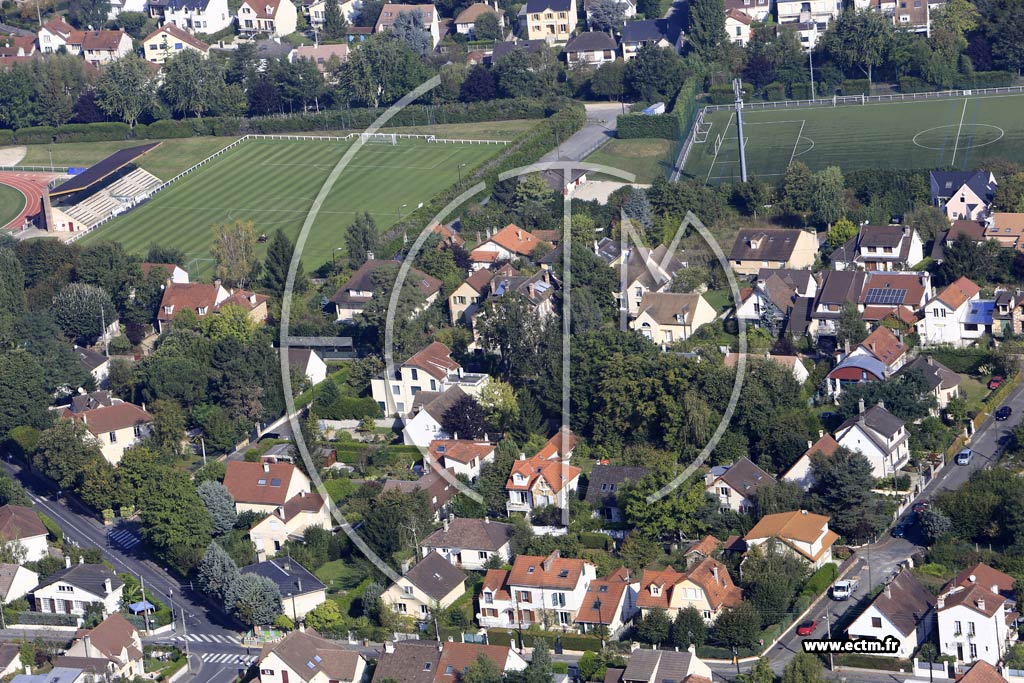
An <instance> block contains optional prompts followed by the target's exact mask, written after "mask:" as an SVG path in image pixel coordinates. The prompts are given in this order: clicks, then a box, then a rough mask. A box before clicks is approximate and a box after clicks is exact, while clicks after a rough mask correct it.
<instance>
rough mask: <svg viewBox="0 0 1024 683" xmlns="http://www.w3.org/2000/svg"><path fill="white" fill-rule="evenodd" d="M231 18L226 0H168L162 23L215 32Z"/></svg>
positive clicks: (222, 28) (225, 26)
mask: <svg viewBox="0 0 1024 683" xmlns="http://www.w3.org/2000/svg"><path fill="white" fill-rule="evenodd" d="M233 20H234V17H232V16H231V12H230V11H229V10H228V2H227V0H168V2H167V6H166V7H164V25H167V24H172V25H174V26H177V27H178V28H183V29H185V30H186V31H194V32H196V33H205V34H207V35H209V34H211V33H217V32H218V31H222V30H224V29H226V28H227V27H228V26H230V25H231V22H232V21H233Z"/></svg>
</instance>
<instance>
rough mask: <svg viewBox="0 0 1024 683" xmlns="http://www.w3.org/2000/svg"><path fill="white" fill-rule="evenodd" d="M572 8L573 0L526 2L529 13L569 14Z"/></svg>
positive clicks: (535, 0)
mask: <svg viewBox="0 0 1024 683" xmlns="http://www.w3.org/2000/svg"><path fill="white" fill-rule="evenodd" d="M571 8H572V0H526V11H527V13H533V12H543V11H544V10H551V11H552V12H568V11H569V10H570V9H571Z"/></svg>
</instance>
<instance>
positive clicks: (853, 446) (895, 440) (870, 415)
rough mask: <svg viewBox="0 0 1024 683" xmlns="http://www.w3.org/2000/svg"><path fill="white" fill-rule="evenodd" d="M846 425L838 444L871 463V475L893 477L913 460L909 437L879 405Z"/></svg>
mask: <svg viewBox="0 0 1024 683" xmlns="http://www.w3.org/2000/svg"><path fill="white" fill-rule="evenodd" d="M863 407H864V402H863V401H861V409H862V410H861V411H860V413H858V414H857V415H854V416H853V417H851V418H850V419H849V420H847V421H846V422H844V423H843V424H841V425H840V426H839V429H837V430H836V442H838V444H839V445H840V446H842V447H844V448H848V449H849V450H851V451H856V452H858V453H860V454H861V455H863V456H864V457H866V458H867V459H868V462H870V463H871V470H872V474H873V475H874V476H875V477H876V478H879V479H881V478H882V477H887V476H891V475H892V474H893V473H894V472H895V471H896V470H898V469H899V468H901V467H903V465H904V464H906V462H907V460H908V459H909V458H910V446H909V441H910V439H909V434H908V432H907V430H906V428H905V427H904V424H903V420H901V419H899V418H898V417H896V416H895V415H893V414H892V413H890V412H889V411H888V410H886V409H885V406H884V405H883V404H882V403H881V402H879V404H878V405H874V406H871V407H870V408H868V409H867V410H863Z"/></svg>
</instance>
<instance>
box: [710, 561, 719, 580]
mask: <svg viewBox="0 0 1024 683" xmlns="http://www.w3.org/2000/svg"><path fill="white" fill-rule="evenodd" d="M711 575H712V576H713V577H715V583H720V581H719V580H718V565H712V567H711Z"/></svg>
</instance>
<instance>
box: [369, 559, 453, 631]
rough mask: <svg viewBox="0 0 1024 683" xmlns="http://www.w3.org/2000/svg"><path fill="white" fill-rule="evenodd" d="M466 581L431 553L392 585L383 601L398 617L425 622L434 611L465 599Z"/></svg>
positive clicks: (446, 563) (450, 566) (449, 565)
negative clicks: (462, 598)
mask: <svg viewBox="0 0 1024 683" xmlns="http://www.w3.org/2000/svg"><path fill="white" fill-rule="evenodd" d="M466 578H467V577H466V574H465V573H463V571H462V570H461V569H459V568H458V567H456V566H455V565H453V564H452V563H451V562H449V561H448V560H446V559H444V558H443V557H441V556H440V555H439V554H437V553H436V552H432V553H430V554H429V555H427V556H426V557H424V558H423V559H422V560H420V561H419V562H417V563H416V566H414V567H413V568H412V569H410V570H409V571H408V572H407V573H406V574H405V576H403V577H401V578H399V579H398V581H396V582H395V583H393V584H391V586H390V587H389V588H388V589H387V590H386V591H384V593H383V594H382V595H381V596H380V599H381V602H383V603H384V604H385V605H387V606H388V607H390V608H391V609H393V610H394V611H396V612H398V613H399V614H404V615H408V616H412V617H416V618H417V619H419V620H424V619H427V618H428V616H429V614H430V611H431V610H434V609H444V608H446V607H449V606H450V605H451V604H452V603H454V602H455V601H456V600H458V599H459V598H460V597H462V595H463V594H464V593H465V592H466Z"/></svg>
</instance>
